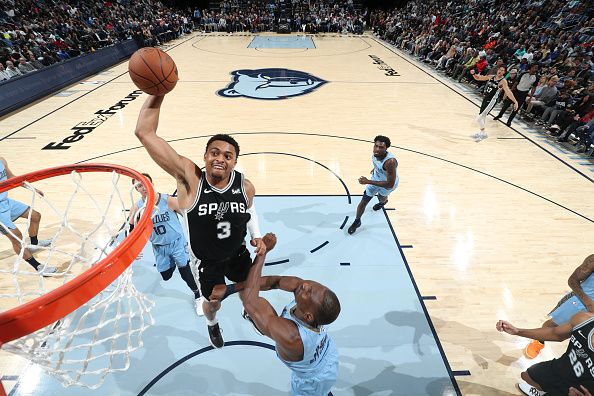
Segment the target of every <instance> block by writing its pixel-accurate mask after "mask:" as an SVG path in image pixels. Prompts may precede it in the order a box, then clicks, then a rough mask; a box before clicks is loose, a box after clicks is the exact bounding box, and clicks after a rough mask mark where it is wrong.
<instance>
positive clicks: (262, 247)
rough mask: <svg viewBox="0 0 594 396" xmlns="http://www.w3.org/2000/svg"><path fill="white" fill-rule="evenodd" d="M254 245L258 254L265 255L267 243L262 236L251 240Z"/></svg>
mask: <svg viewBox="0 0 594 396" xmlns="http://www.w3.org/2000/svg"><path fill="white" fill-rule="evenodd" d="M250 243H251V244H252V246H253V247H255V248H256V255H257V256H263V255H265V254H266V244H265V243H264V241H263V240H262V238H254V239H252V240H251V241H250Z"/></svg>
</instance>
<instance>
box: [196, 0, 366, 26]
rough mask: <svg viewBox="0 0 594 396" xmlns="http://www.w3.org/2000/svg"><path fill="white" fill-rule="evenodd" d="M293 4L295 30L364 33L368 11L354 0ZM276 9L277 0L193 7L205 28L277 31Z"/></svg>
mask: <svg viewBox="0 0 594 396" xmlns="http://www.w3.org/2000/svg"><path fill="white" fill-rule="evenodd" d="M287 1H289V0H287ZM290 6H291V14H290V16H289V17H288V23H289V24H290V26H291V30H292V31H297V32H299V31H301V32H306V33H356V34H363V31H364V30H365V26H366V16H367V14H366V12H360V11H359V10H357V9H355V7H354V5H353V1H352V0H347V1H344V0H318V1H314V0H292V1H291V2H290ZM277 10H278V4H276V3H275V2H274V1H265V0H247V1H241V2H240V1H238V0H226V1H222V2H221V3H220V4H219V9H218V10H204V11H203V12H200V11H198V12H197V11H194V21H195V24H196V25H198V26H199V28H200V29H202V30H203V31H206V32H228V33H231V32H252V33H257V32H265V31H274V30H275V28H276V26H277V23H278V22H279V18H281V16H280V15H279V13H278V12H277Z"/></svg>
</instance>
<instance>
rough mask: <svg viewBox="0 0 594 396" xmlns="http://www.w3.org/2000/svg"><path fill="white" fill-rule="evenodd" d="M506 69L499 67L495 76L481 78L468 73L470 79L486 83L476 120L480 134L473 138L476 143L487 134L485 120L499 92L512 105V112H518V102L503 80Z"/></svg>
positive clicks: (474, 73) (473, 72) (497, 98)
mask: <svg viewBox="0 0 594 396" xmlns="http://www.w3.org/2000/svg"><path fill="white" fill-rule="evenodd" d="M506 71H507V68H506V67H505V66H501V67H499V68H498V69H497V74H495V75H493V74H489V75H487V76H482V75H480V74H476V72H475V71H474V70H471V71H470V74H471V75H472V77H473V78H474V79H475V80H477V81H486V82H487V83H486V84H485V91H484V92H485V97H484V98H483V103H482V104H481V109H480V111H479V116H478V118H477V122H478V124H479V127H480V129H481V130H480V132H477V133H476V134H475V135H474V136H473V138H474V140H476V141H477V142H480V141H482V140H484V139H486V138H487V133H486V132H485V121H486V120H487V115H488V114H489V113H490V112H491V110H493V107H495V104H496V103H497V101H498V100H499V97H500V96H501V91H503V92H505V96H506V97H508V98H509V99H510V100H511V101H512V102H513V103H514V111H517V110H518V101H517V100H516V98H515V97H514V94H513V93H512V91H511V90H510V89H509V86H508V84H507V80H506V79H505V72H506Z"/></svg>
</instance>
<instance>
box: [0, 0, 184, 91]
mask: <svg viewBox="0 0 594 396" xmlns="http://www.w3.org/2000/svg"><path fill="white" fill-rule="evenodd" d="M1 4H2V6H1V8H0V83H2V81H5V80H8V79H11V78H15V77H19V76H21V75H24V74H27V73H32V72H35V71H36V70H38V69H41V68H43V67H45V66H49V65H52V64H54V63H58V62H61V61H64V60H66V59H70V58H73V57H76V56H78V55H80V54H83V53H88V52H92V51H95V50H97V49H99V48H102V47H105V46H108V45H112V44H114V43H117V42H120V41H123V40H126V39H136V40H138V41H139V45H140V46H145V45H151V46H152V45H158V44H161V43H163V42H165V41H168V40H171V39H174V38H176V37H179V36H180V35H181V34H183V33H187V32H189V31H191V30H192V27H193V26H192V16H191V13H189V12H186V13H182V12H179V11H178V10H174V9H171V8H168V7H165V6H163V4H161V3H160V2H157V1H151V0H135V1H130V0H120V1H116V2H113V3H112V2H111V1H99V2H95V1H91V0H78V1H64V0H48V1H44V0H5V1H3V2H2V3H1Z"/></svg>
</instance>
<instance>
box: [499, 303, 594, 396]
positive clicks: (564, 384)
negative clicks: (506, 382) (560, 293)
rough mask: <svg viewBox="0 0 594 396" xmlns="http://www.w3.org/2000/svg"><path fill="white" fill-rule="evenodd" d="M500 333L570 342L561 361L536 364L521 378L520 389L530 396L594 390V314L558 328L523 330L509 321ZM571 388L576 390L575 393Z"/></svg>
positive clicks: (577, 317) (583, 314)
mask: <svg viewBox="0 0 594 396" xmlns="http://www.w3.org/2000/svg"><path fill="white" fill-rule="evenodd" d="M496 328H497V330H499V331H503V332H506V333H508V334H511V335H518V336H520V337H526V338H532V339H534V340H546V341H564V340H567V339H570V341H569V343H568V345H567V350H566V351H565V353H564V354H563V355H562V356H561V357H560V358H558V359H553V360H549V361H545V362H540V363H537V364H534V365H532V366H530V367H528V369H527V370H526V371H524V372H522V374H521V377H522V379H523V380H524V381H526V383H523V382H521V383H519V384H518V387H519V388H520V390H521V391H522V392H523V393H524V394H526V395H529V396H540V395H544V394H549V395H567V394H569V393H570V392H572V393H573V394H575V390H579V389H581V387H582V386H583V387H585V388H586V389H594V365H593V363H592V362H593V361H594V349H593V347H592V344H593V343H594V314H592V313H590V312H579V313H577V314H575V315H574V316H572V317H571V319H570V320H569V322H567V323H564V324H562V325H559V326H556V327H544V328H540V329H519V328H516V327H515V326H513V325H512V324H511V323H509V322H506V321H505V320H500V321H498V322H497V325H496ZM571 388H574V389H573V390H571Z"/></svg>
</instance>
